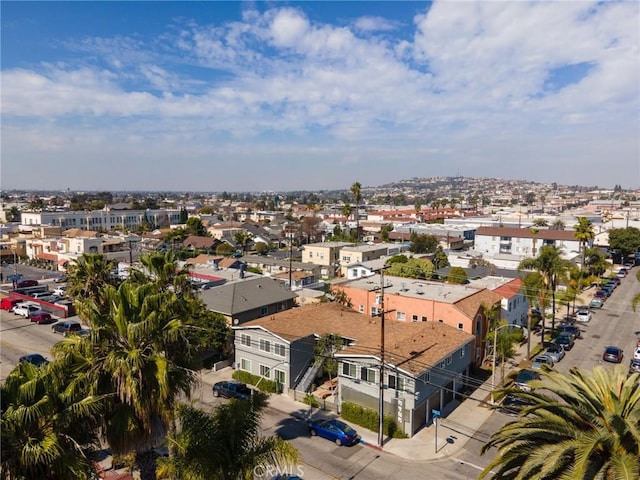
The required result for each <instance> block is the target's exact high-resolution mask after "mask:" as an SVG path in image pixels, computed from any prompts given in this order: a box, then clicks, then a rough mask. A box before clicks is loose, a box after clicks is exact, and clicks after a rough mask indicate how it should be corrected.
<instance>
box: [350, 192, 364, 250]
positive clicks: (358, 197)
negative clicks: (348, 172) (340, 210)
mask: <svg viewBox="0 0 640 480" xmlns="http://www.w3.org/2000/svg"><path fill="white" fill-rule="evenodd" d="M361 190H362V185H360V182H353V185H351V193H352V194H353V199H354V200H355V202H356V209H355V211H356V244H357V243H358V242H359V241H360V200H362V195H361Z"/></svg>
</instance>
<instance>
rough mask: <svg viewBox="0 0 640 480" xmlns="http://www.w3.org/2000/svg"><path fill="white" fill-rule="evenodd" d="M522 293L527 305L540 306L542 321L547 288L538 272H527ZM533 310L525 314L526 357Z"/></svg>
mask: <svg viewBox="0 0 640 480" xmlns="http://www.w3.org/2000/svg"><path fill="white" fill-rule="evenodd" d="M522 293H523V295H524V296H525V298H526V299H527V301H528V302H529V305H535V304H536V303H537V304H538V306H539V307H540V309H541V310H540V311H541V315H542V321H543V323H544V308H545V306H546V304H547V290H546V289H545V288H544V278H542V275H540V274H539V273H538V272H531V273H527V274H526V275H525V276H524V278H523V279H522ZM532 317H533V312H531V311H530V312H529V315H527V331H528V332H529V335H528V336H527V359H530V358H531V332H532V330H533V327H534V325H533V318H532Z"/></svg>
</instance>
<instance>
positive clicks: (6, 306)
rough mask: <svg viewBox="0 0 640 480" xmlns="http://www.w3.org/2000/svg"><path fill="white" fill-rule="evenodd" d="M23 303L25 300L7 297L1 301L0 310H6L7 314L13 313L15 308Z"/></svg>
mask: <svg viewBox="0 0 640 480" xmlns="http://www.w3.org/2000/svg"><path fill="white" fill-rule="evenodd" d="M23 301H24V300H22V299H21V298H9V297H5V298H3V299H2V300H0V308H1V309H2V310H6V311H7V312H11V311H13V307H15V306H16V305H18V304H19V303H22V302H23Z"/></svg>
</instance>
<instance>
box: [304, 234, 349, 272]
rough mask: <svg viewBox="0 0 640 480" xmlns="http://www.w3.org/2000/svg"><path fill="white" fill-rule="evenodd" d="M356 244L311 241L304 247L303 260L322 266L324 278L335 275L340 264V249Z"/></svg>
mask: <svg viewBox="0 0 640 480" xmlns="http://www.w3.org/2000/svg"><path fill="white" fill-rule="evenodd" d="M352 245H354V244H353V243H350V242H320V243H310V244H309V245H305V246H304V247H302V261H303V262H307V263H315V264H316V265H320V266H321V272H320V274H321V276H322V277H323V278H332V277H335V276H336V274H337V273H338V268H339V266H340V251H341V250H342V249H343V248H344V247H349V246H352Z"/></svg>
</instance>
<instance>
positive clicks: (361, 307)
mask: <svg viewBox="0 0 640 480" xmlns="http://www.w3.org/2000/svg"><path fill="white" fill-rule="evenodd" d="M358 312H360V313H364V305H360V306H359V307H358Z"/></svg>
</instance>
